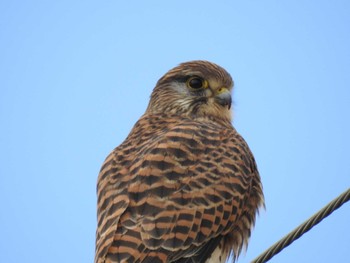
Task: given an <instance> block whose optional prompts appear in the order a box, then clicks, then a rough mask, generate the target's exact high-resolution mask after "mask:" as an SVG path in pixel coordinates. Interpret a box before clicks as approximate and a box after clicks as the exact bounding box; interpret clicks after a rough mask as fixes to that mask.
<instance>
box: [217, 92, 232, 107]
mask: <svg viewBox="0 0 350 263" xmlns="http://www.w3.org/2000/svg"><path fill="white" fill-rule="evenodd" d="M216 93H217V95H216V96H215V101H216V102H217V103H219V104H220V105H221V106H224V107H225V106H227V108H228V109H231V104H232V97H231V92H230V91H229V90H228V89H227V88H220V89H218V90H217V92H216Z"/></svg>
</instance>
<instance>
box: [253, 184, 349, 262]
mask: <svg viewBox="0 0 350 263" xmlns="http://www.w3.org/2000/svg"><path fill="white" fill-rule="evenodd" d="M349 199H350V188H349V189H348V190H346V191H345V192H344V193H342V194H341V195H339V196H338V197H337V198H336V199H334V200H333V201H331V202H330V203H329V204H328V205H326V206H325V207H323V208H322V209H321V210H320V211H318V212H317V213H316V214H314V215H313V216H312V217H310V218H309V219H308V220H307V221H305V222H304V223H303V224H301V225H300V226H298V227H297V228H296V229H294V230H293V231H292V232H290V233H289V234H288V235H286V236H285V237H283V238H282V239H281V240H280V241H278V242H276V243H275V244H273V245H272V246H271V247H270V248H268V249H267V250H265V251H264V252H263V253H261V254H260V256H258V257H257V258H255V259H254V260H253V261H252V262H251V263H264V262H267V261H268V260H270V259H271V258H272V257H273V256H275V255H276V254H278V253H279V252H281V251H282V250H283V249H284V248H286V247H287V246H289V245H290V244H292V243H293V242H294V241H295V240H297V239H298V238H299V237H301V236H302V235H303V234H305V233H306V232H307V231H309V230H310V229H311V228H313V227H314V226H315V225H317V224H318V223H320V222H321V221H322V220H323V219H324V218H326V217H327V216H329V215H330V214H331V213H332V212H333V211H335V210H336V209H338V208H339V207H341V206H342V205H343V204H344V203H346V202H347V201H349Z"/></svg>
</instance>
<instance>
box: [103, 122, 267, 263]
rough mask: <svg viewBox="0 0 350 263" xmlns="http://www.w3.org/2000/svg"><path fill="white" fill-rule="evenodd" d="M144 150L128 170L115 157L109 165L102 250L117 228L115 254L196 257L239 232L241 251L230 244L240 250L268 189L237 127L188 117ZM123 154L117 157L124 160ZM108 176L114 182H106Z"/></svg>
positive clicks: (132, 161)
mask: <svg viewBox="0 0 350 263" xmlns="http://www.w3.org/2000/svg"><path fill="white" fill-rule="evenodd" d="M150 138H152V137H150ZM138 147H139V148H138V150H136V151H135V152H137V154H134V155H133V159H132V160H129V161H128V162H127V163H128V169H125V167H123V166H121V165H120V164H118V165H119V166H118V165H114V166H113V165H110V164H108V163H109V162H112V163H113V161H108V160H109V159H108V158H107V162H106V163H107V164H108V165H107V166H106V164H105V165H104V167H107V168H104V167H103V168H102V172H101V173H102V174H103V175H102V176H101V174H100V180H99V182H100V183H99V187H100V189H102V190H101V191H102V192H103V195H102V196H105V197H99V198H101V200H99V211H100V212H99V230H100V235H105V236H104V238H102V239H103V240H102V241H101V242H100V243H101V245H100V246H97V248H98V250H99V251H101V252H100V253H102V254H103V253H106V250H105V248H107V249H108V248H109V247H110V246H111V244H112V242H113V237H112V236H111V235H112V233H113V232H114V233H116V232H118V231H119V235H118V239H119V243H118V244H119V247H118V248H117V249H115V250H113V249H110V250H109V252H110V253H113V251H114V252H115V253H119V254H120V253H121V251H124V252H123V253H129V255H130V257H133V258H138V259H145V258H147V257H149V256H150V251H158V252H159V251H163V256H164V257H163V258H167V260H168V261H175V260H177V259H179V258H181V257H191V256H194V255H197V254H198V252H200V251H202V250H201V249H202V248H203V247H204V246H205V245H206V244H208V242H209V241H210V240H212V239H214V238H215V237H218V236H219V235H226V234H228V233H230V232H232V231H233V229H235V230H236V231H237V233H238V234H237V237H235V241H234V243H235V246H236V247H237V248H232V247H229V248H228V249H229V250H231V249H234V250H236V251H234V252H235V253H239V250H240V249H241V247H242V246H243V245H244V243H245V242H246V241H247V238H248V237H249V236H248V237H246V235H247V233H246V232H247V231H249V233H248V235H250V228H251V225H252V223H253V222H254V219H255V210H256V207H257V206H258V203H260V202H261V200H260V198H261V196H260V195H261V194H260V192H259V191H260V189H259V184H260V181H259V175H258V173H257V170H256V166H255V162H254V158H253V156H252V154H251V153H250V150H249V148H248V146H247V145H246V143H245V142H244V140H243V139H242V138H241V137H240V136H239V135H238V134H237V133H236V132H235V130H234V129H233V128H223V126H220V125H216V124H211V123H200V122H192V121H187V122H182V123H181V124H178V125H175V126H173V127H172V128H171V129H168V130H167V131H165V132H163V133H162V134H161V136H160V135H159V134H158V135H157V136H154V138H153V139H150V140H148V141H147V142H146V143H144V142H143V144H142V145H140V144H139V146H138ZM121 152H122V151H119V152H117V153H115V154H114V155H115V156H114V158H111V160H114V162H118V157H116V154H117V155H118V154H119V156H121V155H123V154H121ZM120 159H122V158H121V157H120ZM116 166H117V168H115V167H116ZM108 167H109V168H108ZM113 167H114V168H113ZM123 169H124V170H125V171H124V170H123ZM121 170H123V171H121ZM124 172H125V173H126V174H124ZM104 176H109V177H112V178H114V180H111V179H109V180H108V183H106V184H103V183H101V182H102V181H103V177H104ZM254 180H255V181H256V182H255V183H256V184H258V185H257V186H254ZM255 188H256V189H255ZM109 193H110V194H109ZM108 198H109V200H108ZM249 198H253V199H254V200H253V201H252V199H251V200H250V201H249ZM110 202H112V205H111V204H109V203H110ZM104 203H105V205H103V204H104ZM242 219H243V221H244V222H243V223H241V225H240V224H237V222H238V221H239V220H242ZM117 226H118V230H117ZM100 239H101V238H100ZM211 243H215V242H211ZM216 243H217V242H216ZM236 243H237V244H236ZM230 245H232V244H230ZM122 246H125V247H124V248H122ZM232 246H233V245H232ZM112 248H113V245H112ZM208 249H213V248H208ZM118 251H119V252H118ZM138 253H139V254H142V253H143V255H137V256H136V254H138ZM146 254H147V255H146ZM151 254H152V253H151ZM158 256H159V255H158Z"/></svg>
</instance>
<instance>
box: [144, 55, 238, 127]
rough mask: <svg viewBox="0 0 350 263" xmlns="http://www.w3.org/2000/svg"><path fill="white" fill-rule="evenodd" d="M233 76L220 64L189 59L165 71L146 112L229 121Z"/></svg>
mask: <svg viewBox="0 0 350 263" xmlns="http://www.w3.org/2000/svg"><path fill="white" fill-rule="evenodd" d="M232 88H233V80H232V78H231V76H230V74H229V73H228V72H227V71H226V70H225V69H223V68H222V67H220V66H218V65H216V64H214V63H211V62H208V61H200V60H198V61H190V62H185V63H182V64H180V65H179V66H177V67H175V68H173V69H171V70H170V71H168V72H167V73H166V74H165V75H164V76H163V77H162V78H160V79H159V81H158V82H157V85H156V87H155V88H154V90H153V92H152V95H151V100H150V103H149V105H148V108H147V112H148V113H170V114H179V115H186V116H190V117H191V118H202V117H208V118H210V119H217V120H221V121H231V103H232V99H231V91H232Z"/></svg>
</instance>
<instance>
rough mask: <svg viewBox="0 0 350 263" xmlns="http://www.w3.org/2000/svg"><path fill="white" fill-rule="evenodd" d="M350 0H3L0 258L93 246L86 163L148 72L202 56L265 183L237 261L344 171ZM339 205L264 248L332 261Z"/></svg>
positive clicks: (134, 104) (119, 135)
mask: <svg viewBox="0 0 350 263" xmlns="http://www.w3.org/2000/svg"><path fill="white" fill-rule="evenodd" d="M349 14H350V4H349V1H346V0H344V1H288V2H287V1H285V2H283V3H282V1H216V2H215V4H214V2H213V1H203V0H202V1H183V0H181V1H128V2H127V1H99V2H97V1H96V2H94V1H17V0H13V1H1V2H0V88H1V95H0V121H1V130H0V135H1V136H0V144H1V147H0V160H1V165H0V199H1V209H2V211H1V213H0V224H1V230H0V233H1V239H0V252H1V253H0V261H1V262H8V263H14V262H22V261H25V262H29V263H31V262H53V263H56V262H57V263H58V262H60V263H62V262H92V261H93V256H94V238H95V227H96V195H95V185H96V179H97V174H98V171H99V169H100V166H101V164H102V162H103V160H104V158H105V157H106V155H107V154H108V153H109V152H110V151H111V150H112V149H113V148H114V147H116V146H117V145H118V144H119V143H121V142H122V141H123V140H124V138H125V137H126V136H127V134H128V132H129V131H130V129H131V127H132V126H133V124H134V123H135V122H136V121H137V119H138V118H139V116H140V115H141V114H143V112H144V111H145V108H146V106H147V103H148V99H149V95H150V93H151V91H152V89H153V87H154V85H155V83H156V81H157V80H158V79H159V78H160V77H161V76H162V75H163V74H164V73H165V72H166V71H167V70H169V69H170V68H172V67H174V66H176V65H177V64H179V63H181V62H184V61H188V60H193V59H204V60H210V61H212V62H215V63H217V64H219V65H221V66H223V67H224V68H226V69H227V70H228V71H229V72H230V73H231V75H232V76H233V78H234V80H235V90H234V112H235V113H234V115H235V118H234V126H235V127H236V128H237V130H238V131H239V132H240V133H241V134H242V135H243V137H244V138H245V139H246V140H247V142H248V143H249V145H250V147H251V149H252V151H253V152H254V154H255V157H256V160H257V163H258V166H259V169H260V173H261V177H262V181H263V184H264V191H265V196H266V211H263V212H262V213H261V214H260V216H259V217H258V220H257V224H256V228H255V230H254V232H253V235H252V238H251V242H250V245H249V248H248V251H247V253H243V254H242V255H241V257H240V260H239V261H238V262H240V263H241V262H250V261H251V260H252V259H253V258H255V257H256V256H258V255H259V254H260V253H261V252H262V251H263V250H265V249H266V248H268V247H269V246H270V245H271V244H273V243H274V242H276V241H277V240H279V239H280V238H281V237H282V236H284V235H285V234H287V233H288V232H289V231H290V230H292V229H294V227H296V226H297V225H299V224H300V223H301V222H303V221H304V220H306V219H307V218H309V216H311V215H312V214H313V213H315V212H316V211H318V210H319V209H320V208H321V207H323V206H324V205H325V204H326V203H328V202H329V201H330V200H332V199H333V198H335V197H336V196H338V195H339V194H340V193H341V192H343V191H344V190H346V189H347V188H348V187H349V186H350V161H349V156H350V154H349V149H350V139H349V134H350V49H349V47H350V26H349V25H350V16H349ZM349 220H350V206H349V204H346V205H344V206H343V207H342V208H341V209H339V210H338V211H336V212H335V213H334V214H332V215H331V216H330V217H329V218H327V219H326V220H325V221H323V222H322V223H321V224H320V225H318V226H317V227H315V228H314V229H313V230H312V231H311V232H309V233H308V234H306V235H305V236H303V237H302V238H301V239H299V240H298V241H296V242H295V243H294V244H293V245H291V246H290V247H288V248H287V249H285V250H284V251H283V252H281V253H280V254H279V255H277V256H276V257H275V258H273V260H271V261H270V262H283V263H284V262H286V263H288V262H344V260H345V259H348V258H349V253H348V251H349V244H350V228H349Z"/></svg>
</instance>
